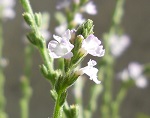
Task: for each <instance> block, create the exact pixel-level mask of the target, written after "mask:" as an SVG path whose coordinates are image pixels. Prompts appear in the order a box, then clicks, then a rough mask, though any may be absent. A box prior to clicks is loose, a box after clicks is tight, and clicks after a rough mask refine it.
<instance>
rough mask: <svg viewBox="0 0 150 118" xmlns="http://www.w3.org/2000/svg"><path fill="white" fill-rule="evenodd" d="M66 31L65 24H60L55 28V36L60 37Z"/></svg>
mask: <svg viewBox="0 0 150 118" xmlns="http://www.w3.org/2000/svg"><path fill="white" fill-rule="evenodd" d="M66 30H67V23H62V24H61V25H59V26H57V27H56V28H55V32H56V34H58V35H60V36H61V35H63V34H64V33H65V31H66Z"/></svg>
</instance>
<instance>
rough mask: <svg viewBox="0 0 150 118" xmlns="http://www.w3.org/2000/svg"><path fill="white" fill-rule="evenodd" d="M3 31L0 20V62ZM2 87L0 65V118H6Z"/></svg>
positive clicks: (1, 69)
mask: <svg viewBox="0 0 150 118" xmlns="http://www.w3.org/2000/svg"><path fill="white" fill-rule="evenodd" d="M2 35H3V31H2V19H0V60H1V59H2V50H3V36H2ZM4 85H5V76H4V73H3V68H2V66H1V65H0V118H7V114H6V113H5V104H6V101H5V97H4Z"/></svg>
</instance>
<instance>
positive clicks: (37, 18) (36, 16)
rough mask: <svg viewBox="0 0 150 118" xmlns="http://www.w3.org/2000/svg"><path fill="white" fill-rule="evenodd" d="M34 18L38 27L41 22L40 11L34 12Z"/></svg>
mask: <svg viewBox="0 0 150 118" xmlns="http://www.w3.org/2000/svg"><path fill="white" fill-rule="evenodd" d="M34 18H35V22H36V25H37V26H38V27H40V26H41V24H42V15H41V13H35V15H34Z"/></svg>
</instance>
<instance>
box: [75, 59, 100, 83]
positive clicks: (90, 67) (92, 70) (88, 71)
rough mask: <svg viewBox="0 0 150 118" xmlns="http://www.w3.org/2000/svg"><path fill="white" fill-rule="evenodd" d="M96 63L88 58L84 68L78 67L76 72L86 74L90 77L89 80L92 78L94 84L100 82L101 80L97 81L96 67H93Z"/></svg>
mask: <svg viewBox="0 0 150 118" xmlns="http://www.w3.org/2000/svg"><path fill="white" fill-rule="evenodd" d="M96 64H97V63H96V61H94V60H89V62H88V65H87V66H86V67H84V68H81V69H79V70H78V72H77V73H78V74H79V75H83V74H86V75H88V76H89V77H90V78H89V79H90V80H93V81H94V82H95V83H96V84H100V83H101V81H99V80H98V78H97V73H98V69H97V68H95V67H94V66H95V65H96Z"/></svg>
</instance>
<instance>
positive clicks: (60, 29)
mask: <svg viewBox="0 0 150 118" xmlns="http://www.w3.org/2000/svg"><path fill="white" fill-rule="evenodd" d="M70 3H71V1H70V0H64V1H63V2H62V1H61V2H59V4H58V5H57V7H56V8H57V9H59V10H60V9H62V8H66V7H69V5H70ZM73 3H74V4H76V5H79V4H80V0H74V1H73ZM77 11H78V12H76V13H75V14H74V18H73V20H72V24H74V25H75V26H77V25H80V24H82V23H83V22H84V21H85V19H84V18H83V15H82V13H87V14H90V15H96V14H97V9H96V5H95V4H94V3H93V1H89V2H87V3H85V4H84V5H83V6H80V7H79V9H78V10H77ZM67 25H68V24H67V21H65V22H63V23H61V24H60V25H59V26H57V27H56V28H55V32H56V33H57V34H59V35H62V34H63V33H64V32H65V31H66V30H67Z"/></svg>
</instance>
